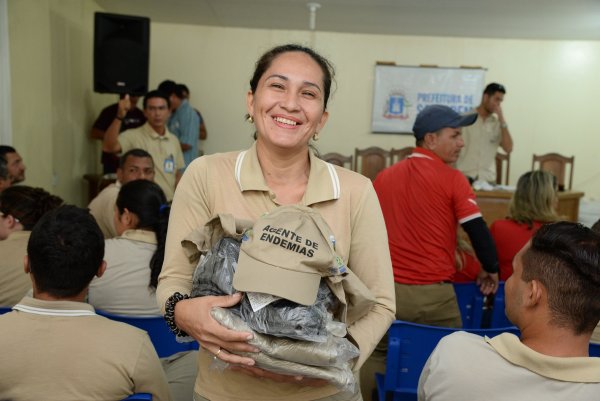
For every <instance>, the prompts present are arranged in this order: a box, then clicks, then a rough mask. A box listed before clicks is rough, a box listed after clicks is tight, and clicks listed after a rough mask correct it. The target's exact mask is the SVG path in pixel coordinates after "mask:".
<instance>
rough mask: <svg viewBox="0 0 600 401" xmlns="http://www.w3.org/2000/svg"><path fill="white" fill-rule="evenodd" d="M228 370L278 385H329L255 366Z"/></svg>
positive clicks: (326, 382)
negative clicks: (277, 383)
mask: <svg viewBox="0 0 600 401" xmlns="http://www.w3.org/2000/svg"><path fill="white" fill-rule="evenodd" d="M229 369H231V370H234V371H236V372H240V373H244V374H246V375H248V376H252V377H257V378H259V379H269V380H273V381H276V382H279V383H296V384H300V385H302V386H311V387H323V386H326V385H327V384H329V382H328V381H327V380H323V379H313V378H310V377H304V376H298V375H295V376H291V375H281V374H279V373H273V372H269V371H268V370H264V369H261V368H257V367H256V366H243V365H232V366H230V368H229Z"/></svg>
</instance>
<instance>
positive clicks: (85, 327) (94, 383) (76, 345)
mask: <svg viewBox="0 0 600 401" xmlns="http://www.w3.org/2000/svg"><path fill="white" fill-rule="evenodd" d="M27 252H28V256H26V257H25V273H28V274H29V275H30V277H31V281H32V284H33V298H31V297H25V298H23V299H22V300H21V302H20V303H18V304H17V305H15V306H14V307H13V311H12V312H9V313H6V314H4V315H2V316H0V355H2V360H3V363H0V400H14V401H20V400H47V401H48V400H49V401H52V400H56V401H63V400H121V399H123V398H125V397H127V396H128V395H130V394H132V393H141V392H144V393H151V394H152V397H153V400H170V399H171V395H170V393H169V389H168V386H167V381H166V378H165V374H164V372H163V370H162V367H161V364H160V362H159V360H158V357H157V355H156V351H155V350H154V347H153V345H152V343H151V342H150V339H149V338H148V335H147V334H146V333H145V332H143V331H142V330H138V329H136V328H134V327H132V326H129V325H126V324H122V323H117V322H113V321H111V320H108V319H106V318H104V317H100V316H98V315H96V313H95V312H94V308H93V307H91V306H90V305H89V304H87V303H84V299H85V297H86V294H87V291H88V286H89V284H90V281H91V280H92V278H93V277H94V276H101V275H102V274H103V273H104V270H105V268H106V263H105V262H104V261H103V260H102V257H103V256H104V239H103V238H102V233H101V232H100V229H99V228H98V225H97V224H96V222H95V221H94V219H93V218H92V216H90V214H89V213H88V211H87V210H85V209H80V208H77V207H75V206H61V207H60V208H58V209H55V210H53V211H51V212H49V213H47V214H46V215H45V216H44V217H43V218H42V219H41V220H40V221H39V222H38V224H37V225H36V226H35V227H34V229H33V231H32V233H31V237H30V239H29V243H28V246H27Z"/></svg>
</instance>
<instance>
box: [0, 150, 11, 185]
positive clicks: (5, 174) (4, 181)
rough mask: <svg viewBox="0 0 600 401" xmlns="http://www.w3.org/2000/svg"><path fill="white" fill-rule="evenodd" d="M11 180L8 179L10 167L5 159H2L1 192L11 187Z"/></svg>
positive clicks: (0, 163)
mask: <svg viewBox="0 0 600 401" xmlns="http://www.w3.org/2000/svg"><path fill="white" fill-rule="evenodd" d="M11 184H12V183H11V181H10V178H9V177H8V165H7V164H6V160H4V158H3V157H0V192H2V191H4V190H5V189H6V188H8V187H10V186H11Z"/></svg>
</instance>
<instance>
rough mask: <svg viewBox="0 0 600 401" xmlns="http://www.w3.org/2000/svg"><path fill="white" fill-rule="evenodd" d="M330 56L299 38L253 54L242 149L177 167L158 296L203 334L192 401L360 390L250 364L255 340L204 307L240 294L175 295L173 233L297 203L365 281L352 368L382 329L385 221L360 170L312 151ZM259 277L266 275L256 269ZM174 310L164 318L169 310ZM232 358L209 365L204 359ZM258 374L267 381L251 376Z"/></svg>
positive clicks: (328, 396)
mask: <svg viewBox="0 0 600 401" xmlns="http://www.w3.org/2000/svg"><path fill="white" fill-rule="evenodd" d="M333 75H334V73H333V68H332V66H331V64H330V63H329V62H328V61H327V60H326V59H325V58H323V57H322V56H320V55H318V54H317V53H316V52H315V51H313V50H311V49H308V48H306V47H302V46H298V45H283V46H278V47H275V48H273V49H271V50H270V51H268V52H267V53H265V54H264V55H263V56H262V57H261V58H260V59H259V60H258V62H257V63H256V68H255V71H254V74H253V76H252V79H251V80H250V89H249V91H248V93H247V111H248V115H247V117H248V121H249V122H250V123H254V125H255V128H256V134H255V138H256V142H255V143H254V144H253V146H252V147H251V148H250V149H248V150H245V151H242V152H231V153H225V154H214V155H210V156H206V157H202V158H199V159H196V160H195V161H194V162H193V163H192V164H191V165H190V166H189V167H188V169H187V170H186V172H185V174H184V176H183V178H182V180H181V182H180V184H179V186H178V188H177V191H176V193H175V197H174V200H173V206H172V209H171V219H170V221H169V231H168V235H167V247H166V254H165V262H164V265H163V270H162V273H161V276H160V278H159V284H158V288H157V297H158V301H159V304H160V305H163V306H164V305H165V304H167V307H166V310H167V312H168V315H169V316H168V317H169V318H170V319H172V320H171V322H172V328H173V329H174V331H175V332H176V333H178V334H182V332H185V333H188V334H189V335H191V336H192V337H194V338H195V339H197V340H198V341H199V342H200V343H201V344H202V347H203V349H202V350H201V352H200V360H199V373H198V378H197V380H196V387H195V393H196V394H195V399H197V400H206V399H209V400H220V399H244V400H265V399H277V400H340V401H341V400H360V399H362V398H361V395H360V393H359V390H358V386H357V387H356V389H355V391H354V392H349V393H340V391H339V389H337V388H336V387H334V386H332V385H330V384H329V383H328V382H325V381H323V380H317V379H313V378H311V377H308V376H307V377H300V376H287V375H281V374H275V373H272V372H269V371H266V370H263V369H259V368H258V367H256V366H255V360H254V359H253V358H252V357H248V356H240V355H238V354H240V353H243V352H246V353H250V354H245V355H252V353H253V352H257V349H256V348H254V347H253V346H251V345H250V344H248V340H249V339H250V338H251V333H248V332H236V331H232V330H229V329H226V328H225V327H223V326H221V325H220V324H218V323H217V322H216V321H215V320H214V319H213V318H212V316H211V315H210V310H211V308H213V307H215V306H221V307H229V306H233V305H235V304H237V303H238V302H239V301H240V299H241V294H239V293H238V294H235V295H232V296H204V297H198V298H193V299H184V298H186V297H185V296H183V295H181V294H189V293H190V290H191V287H192V274H193V273H194V268H195V264H193V263H190V261H189V259H188V258H187V256H186V254H185V253H184V250H183V248H182V246H181V241H182V240H183V239H184V238H185V237H186V236H187V235H188V234H189V233H190V232H191V231H192V230H194V229H197V228H200V227H202V226H204V224H205V223H206V222H208V221H209V220H210V219H211V218H212V217H213V216H214V215H215V214H217V213H230V214H232V215H233V216H234V217H235V218H236V219H244V220H250V221H255V220H256V219H257V218H259V217H260V216H262V215H264V214H265V213H269V212H272V211H273V210H274V209H276V208H277V207H279V206H283V205H294V204H299V205H303V206H308V207H310V208H312V209H313V210H314V211H316V212H318V213H319V214H320V215H321V216H322V218H323V219H324V221H325V222H326V223H327V225H328V226H329V228H330V229H331V232H332V233H333V236H334V237H335V240H334V244H335V251H336V253H337V254H338V255H339V256H340V257H341V259H343V261H344V262H345V263H346V265H347V267H348V269H349V270H351V271H352V273H354V274H355V275H356V276H357V277H358V279H359V280H360V281H361V282H362V284H364V286H362V288H364V289H363V290H362V293H361V295H363V296H366V297H371V296H372V299H373V300H374V306H373V307H372V308H371V309H370V310H368V311H365V312H364V314H362V313H359V312H356V311H354V310H353V306H349V310H348V316H351V315H353V313H354V314H356V316H358V317H357V318H356V319H355V320H353V321H352V322H351V323H349V324H348V335H349V336H351V337H352V341H353V342H354V343H355V344H357V345H358V347H359V349H360V351H361V354H360V356H359V357H358V358H357V360H355V361H354V363H353V371H354V372H355V373H356V372H358V369H359V368H360V366H361V365H362V364H363V362H364V361H365V360H366V358H367V357H368V356H369V355H370V353H371V352H372V351H373V348H374V347H375V345H376V344H377V342H378V341H379V339H380V338H381V337H382V336H383V334H384V333H385V332H386V330H387V328H388V327H389V325H390V323H391V321H392V319H393V316H394V289H393V278H392V273H391V262H390V257H389V250H388V245H387V239H386V231H385V224H384V221H383V217H382V214H381V209H380V206H379V202H378V200H377V196H376V194H375V191H374V189H373V186H372V184H371V182H370V180H369V179H367V178H365V177H363V176H361V175H360V174H357V173H355V172H352V171H349V170H346V169H344V168H341V167H338V166H333V165H331V164H329V163H326V162H324V161H322V160H320V159H319V158H317V157H316V156H315V155H314V154H313V152H312V151H311V149H310V146H309V143H310V141H311V139H313V140H316V139H318V132H319V131H320V130H321V129H322V128H323V126H324V125H325V123H326V122H327V117H328V113H327V111H326V107H327V102H328V100H329V94H330V91H331V83H332V80H333ZM265 279H266V278H265ZM173 314H174V316H173ZM216 358H218V359H221V360H222V361H224V362H227V363H228V364H230V366H231V367H232V368H231V369H226V370H225V371H223V372H220V371H217V370H214V369H209V365H210V363H211V361H212V360H213V359H216ZM259 379H268V380H266V381H265V380H259Z"/></svg>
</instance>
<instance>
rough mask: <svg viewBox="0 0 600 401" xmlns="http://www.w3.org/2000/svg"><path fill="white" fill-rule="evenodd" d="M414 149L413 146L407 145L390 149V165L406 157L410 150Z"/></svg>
mask: <svg viewBox="0 0 600 401" xmlns="http://www.w3.org/2000/svg"><path fill="white" fill-rule="evenodd" d="M414 149H415V147H414V146H407V147H405V148H402V149H394V148H392V150H390V166H391V165H392V164H395V163H398V162H399V161H401V160H404V159H406V158H407V157H408V156H410V154H411V153H412V151H413V150H414Z"/></svg>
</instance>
